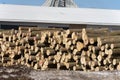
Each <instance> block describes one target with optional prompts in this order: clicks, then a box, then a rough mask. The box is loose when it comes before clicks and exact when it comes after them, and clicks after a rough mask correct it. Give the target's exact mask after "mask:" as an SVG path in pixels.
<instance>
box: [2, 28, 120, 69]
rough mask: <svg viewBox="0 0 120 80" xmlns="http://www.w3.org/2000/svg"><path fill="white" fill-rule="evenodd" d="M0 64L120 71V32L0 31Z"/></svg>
mask: <svg viewBox="0 0 120 80" xmlns="http://www.w3.org/2000/svg"><path fill="white" fill-rule="evenodd" d="M0 52H1V53H0V65H1V66H14V65H19V64H20V65H25V66H27V67H30V68H33V69H40V70H49V69H58V70H61V69H65V70H74V71H76V70H81V71H104V70H111V71H112V70H120V31H119V30H117V31H110V30H109V29H108V28H100V29H93V28H86V29H68V30H63V29H60V28H59V29H56V28H38V27H19V29H18V30H14V29H12V30H0Z"/></svg>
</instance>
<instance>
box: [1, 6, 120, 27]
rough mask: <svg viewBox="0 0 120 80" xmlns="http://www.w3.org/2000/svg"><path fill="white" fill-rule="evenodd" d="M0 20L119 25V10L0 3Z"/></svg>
mask: <svg viewBox="0 0 120 80" xmlns="http://www.w3.org/2000/svg"><path fill="white" fill-rule="evenodd" d="M0 21H10V22H38V23H63V24H96V25H120V10H106V9H88V8H55V7H39V6H23V5H7V4H0Z"/></svg>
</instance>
